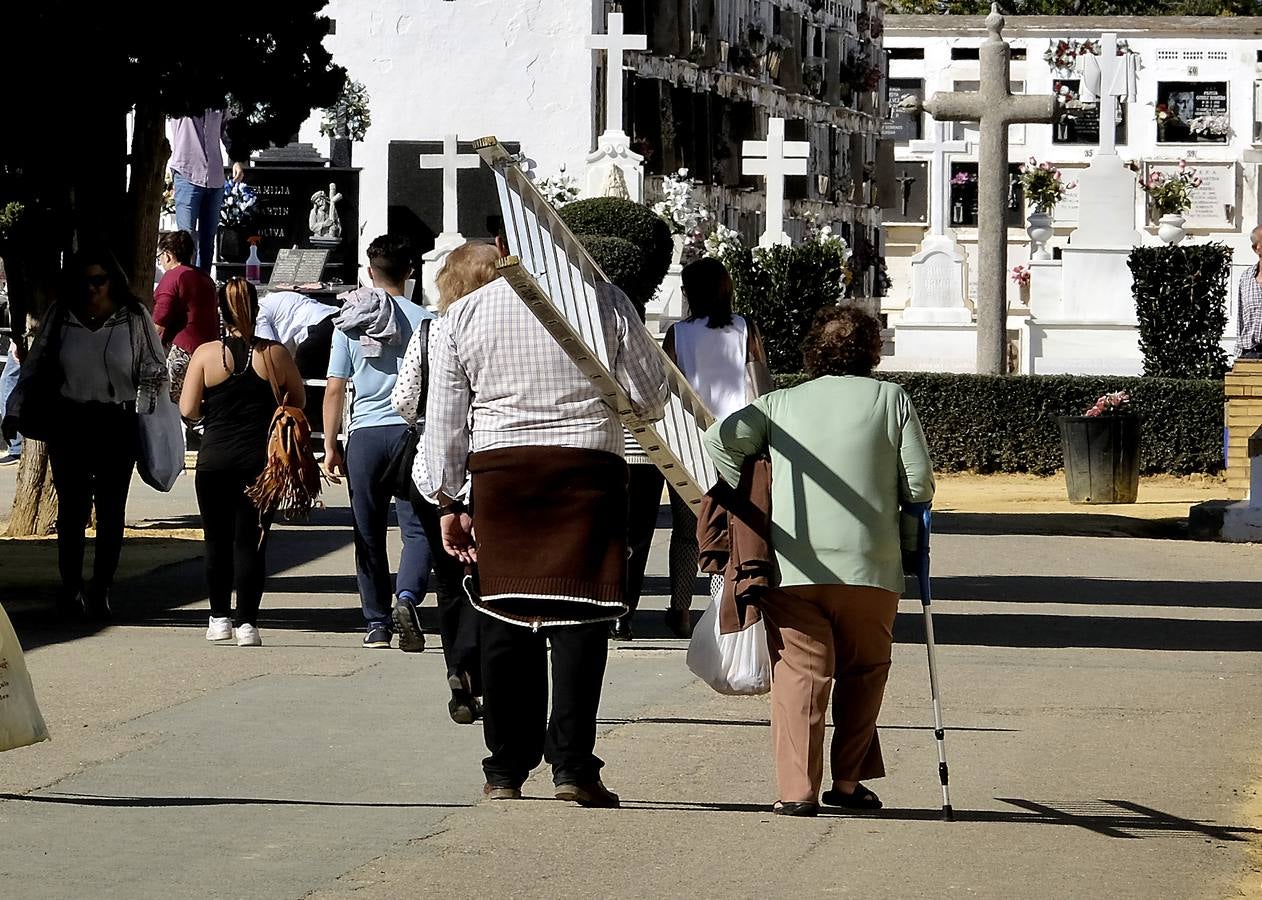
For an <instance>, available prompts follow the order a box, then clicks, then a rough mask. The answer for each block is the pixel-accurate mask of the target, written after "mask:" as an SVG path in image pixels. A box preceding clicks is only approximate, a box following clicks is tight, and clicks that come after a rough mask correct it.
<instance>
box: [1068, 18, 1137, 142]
mask: <svg viewBox="0 0 1262 900" xmlns="http://www.w3.org/2000/svg"><path fill="white" fill-rule="evenodd" d="M1134 69H1135V61H1134V59H1133V57H1131V55H1130V54H1129V53H1127V54H1126V55H1124V56H1118V55H1117V34H1116V33H1114V32H1111V31H1110V32H1105V33H1104V34H1102V35H1101V36H1100V59H1099V61H1098V62H1097V61H1096V58H1095V55H1094V54H1088V55H1087V58H1086V60H1085V62H1084V65H1083V72H1082V81H1081V82H1080V87H1079V94H1080V95H1081V98H1082V99H1083V100H1088V101H1089V100H1091V99H1093V98H1096V99H1098V100H1099V102H1100V144H1099V148H1098V149H1097V150H1096V155H1097V156H1116V155H1117V103H1118V100H1121V101H1122V102H1123V103H1126V102H1128V101H1133V100H1134V99H1135V72H1134Z"/></svg>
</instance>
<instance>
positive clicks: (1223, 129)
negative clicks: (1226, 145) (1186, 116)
mask: <svg viewBox="0 0 1262 900" xmlns="http://www.w3.org/2000/svg"><path fill="white" fill-rule="evenodd" d="M1188 131H1190V132H1192V133H1193V134H1203V135H1205V136H1207V137H1226V136H1227V135H1228V134H1230V133H1231V120H1230V119H1229V118H1228V117H1227V116H1226V115H1217V116H1197V117H1196V118H1194V119H1193V120H1192V121H1190V122H1188Z"/></svg>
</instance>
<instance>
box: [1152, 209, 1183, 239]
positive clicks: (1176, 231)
mask: <svg viewBox="0 0 1262 900" xmlns="http://www.w3.org/2000/svg"><path fill="white" fill-rule="evenodd" d="M1186 221H1187V220H1186V219H1184V218H1183V216H1181V215H1179V214H1178V213H1166V214H1165V215H1164V216H1162V217H1161V218H1160V219H1159V220H1158V221H1157V237H1159V238H1161V240H1163V241H1164V242H1165V243H1167V244H1169V245H1170V246H1171V247H1175V246H1177V245H1178V243H1179V241H1181V240H1183V239H1184V238H1185V237H1187V229H1185V228H1184V227H1183V226H1184V224H1185V222H1186Z"/></svg>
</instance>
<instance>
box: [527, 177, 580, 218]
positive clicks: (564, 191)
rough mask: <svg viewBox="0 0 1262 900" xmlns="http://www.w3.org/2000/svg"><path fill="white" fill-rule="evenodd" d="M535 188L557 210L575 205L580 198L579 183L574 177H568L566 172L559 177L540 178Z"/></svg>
mask: <svg viewBox="0 0 1262 900" xmlns="http://www.w3.org/2000/svg"><path fill="white" fill-rule="evenodd" d="M535 187H536V188H538V189H539V193H541V194H543V196H544V199H546V200H547V201H548V202H549V203H551V204H552V205H553V206H554V207H555V208H557V209H560V208H561V207H562V206H566V205H568V204H570V203H573V202H574V201H575V200H577V199H578V197H579V189H578V181H577V180H576V179H575V178H574V176H573V175H566V174H565V173H564V172H562V173H561V174H560V175H557V176H549V177H547V178H540V179H539V180H538V181H536V182H535Z"/></svg>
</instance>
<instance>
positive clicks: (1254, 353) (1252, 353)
mask: <svg viewBox="0 0 1262 900" xmlns="http://www.w3.org/2000/svg"><path fill="white" fill-rule="evenodd" d="M1236 359H1262V350H1245V351H1243V352H1242V353H1241V354H1240V355H1239V356H1237V357H1236Z"/></svg>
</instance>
